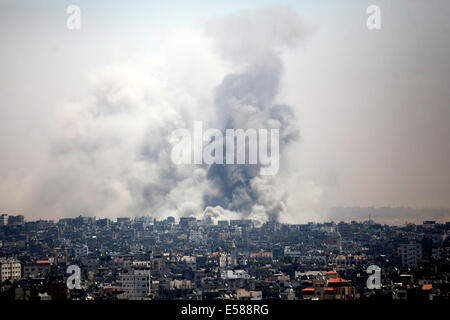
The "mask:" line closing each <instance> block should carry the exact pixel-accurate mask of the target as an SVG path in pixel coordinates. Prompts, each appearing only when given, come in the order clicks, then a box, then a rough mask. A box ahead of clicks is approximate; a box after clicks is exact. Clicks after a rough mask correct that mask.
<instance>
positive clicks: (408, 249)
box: [398, 243, 422, 267]
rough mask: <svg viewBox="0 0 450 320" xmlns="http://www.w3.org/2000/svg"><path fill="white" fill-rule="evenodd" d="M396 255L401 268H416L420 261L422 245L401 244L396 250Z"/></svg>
mask: <svg viewBox="0 0 450 320" xmlns="http://www.w3.org/2000/svg"><path fill="white" fill-rule="evenodd" d="M398 254H399V255H400V258H401V260H402V265H403V266H408V267H417V264H418V263H419V261H420V259H422V245H420V244H419V243H408V244H402V245H400V247H399V248H398Z"/></svg>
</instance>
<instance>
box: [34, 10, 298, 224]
mask: <svg viewBox="0 0 450 320" xmlns="http://www.w3.org/2000/svg"><path fill="white" fill-rule="evenodd" d="M206 33H207V35H208V36H205V35H204V32H199V31H198V30H195V29H186V28H185V29H181V30H175V31H174V32H173V33H171V34H169V36H168V38H167V39H165V43H164V45H163V47H164V48H163V50H162V54H161V55H160V56H149V57H147V56H146V57H138V58H135V57H132V58H130V61H126V62H123V63H120V64H114V65H110V66H106V67H104V68H100V69H98V70H95V71H93V72H92V73H91V75H90V78H89V88H90V90H89V91H88V92H87V94H86V96H84V97H80V98H79V99H78V101H72V102H70V103H68V104H65V105H64V106H61V107H59V108H58V110H57V114H56V115H53V119H54V120H53V121H52V123H53V124H54V127H53V128H49V131H52V134H51V138H50V139H49V140H50V145H49V146H47V149H48V150H49V154H48V159H47V161H46V165H45V166H43V167H42V168H40V170H39V172H40V174H39V175H37V176H36V177H33V180H31V182H30V194H31V196H30V197H29V198H30V204H29V208H30V211H31V210H38V211H40V212H48V213H49V215H51V216H53V217H63V216H78V215H80V214H83V215H95V216H97V217H109V218H114V217H118V216H129V215H133V216H143V215H151V216H153V217H155V218H158V219H159V218H165V217H167V216H174V217H180V216H190V215H193V216H197V217H199V218H201V217H204V216H211V217H212V218H213V219H214V220H219V219H237V218H240V217H250V218H253V219H256V220H258V221H261V222H264V221H266V220H268V219H278V218H280V215H283V216H285V213H286V212H287V208H286V207H287V199H288V192H287V189H286V186H285V183H286V180H285V176H286V175H283V171H288V172H289V176H292V172H293V171H290V170H288V169H286V167H285V166H284V165H283V162H282V161H283V157H282V155H281V163H280V171H279V172H278V174H277V175H276V176H260V175H259V166H251V165H236V166H234V165H231V166H228V165H222V166H218V165H214V166H207V165H175V164H174V163H173V162H172V161H171V158H170V153H171V149H172V146H173V144H174V141H172V140H171V134H172V132H173V131H174V130H176V129H180V128H187V129H192V125H193V123H194V121H198V120H200V121H203V123H204V125H205V127H207V128H220V129H222V130H223V129H226V128H242V129H248V128H254V129H258V128H267V129H270V128H279V130H280V151H281V153H283V151H284V150H285V149H287V148H288V147H290V146H292V143H293V142H294V141H295V140H296V139H297V138H298V135H299V131H298V125H297V123H296V121H295V117H294V112H293V110H292V108H291V107H290V106H287V105H279V104H275V103H274V100H275V98H276V95H277V92H278V89H279V86H280V79H281V76H282V60H281V58H280V54H281V53H280V52H281V50H283V49H289V48H293V47H295V46H296V45H298V44H301V42H302V40H303V38H304V35H305V28H304V26H303V25H302V24H301V21H300V19H299V18H298V16H297V15H296V14H295V13H294V12H292V11H290V9H289V8H287V7H270V8H263V9H260V10H254V11H244V12H241V13H239V14H237V15H232V16H229V17H226V18H224V19H221V20H218V21H214V22H211V23H210V24H208V25H207V26H206ZM179 52H183V54H182V55H180V54H179ZM296 183H297V182H296V181H295V184H296ZM284 221H288V219H284Z"/></svg>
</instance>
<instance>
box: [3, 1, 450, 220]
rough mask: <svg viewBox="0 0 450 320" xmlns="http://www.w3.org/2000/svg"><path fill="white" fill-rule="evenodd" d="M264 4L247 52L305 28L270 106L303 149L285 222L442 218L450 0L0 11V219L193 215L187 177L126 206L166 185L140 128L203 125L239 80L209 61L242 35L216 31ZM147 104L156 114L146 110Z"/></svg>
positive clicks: (294, 157)
mask: <svg viewBox="0 0 450 320" xmlns="http://www.w3.org/2000/svg"><path fill="white" fill-rule="evenodd" d="M70 4H76V5H78V6H79V7H80V8H81V29H80V30H68V29H67V28H66V20H67V18H68V14H66V8H67V6H68V5H70ZM371 4H375V5H378V6H379V7H380V8H381V19H382V28H381V30H368V29H367V28H366V20H367V17H368V15H367V14H366V8H367V7H368V6H369V5H371ZM274 5H275V6H274ZM280 5H281V8H282V9H281V10H279V9H278V8H280ZM267 6H269V7H268V8H274V9H273V11H274V12H275V14H274V15H273V17H272V16H270V14H269V15H267V13H264V14H262V15H261V16H262V17H263V18H255V20H254V21H256V22H255V26H254V29H252V32H254V33H255V35H254V37H253V36H252V35H250V38H249V39H250V40H252V41H253V40H254V39H256V40H254V42H250V45H251V44H253V43H254V44H255V45H263V46H266V45H267V43H269V45H272V44H271V43H270V41H271V40H270V39H269V38H268V36H267V34H268V33H270V30H271V29H270V28H271V26H273V27H274V28H286V29H283V30H290V29H289V28H292V32H296V30H297V29H296V28H297V27H298V28H300V27H299V26H297V24H296V23H297V22H296V21H293V20H292V21H291V20H289V19H290V18H291V17H290V16H289V14H287V11H289V10H290V11H292V12H295V14H296V15H298V17H299V19H300V21H301V24H302V26H301V28H302V29H301V32H302V36H301V38H299V39H300V40H299V45H298V46H290V47H289V46H281V47H280V48H276V50H277V54H279V57H280V60H281V62H282V72H281V78H280V84H279V86H278V89H277V90H278V91H277V95H276V97H275V101H274V102H275V103H280V104H288V105H289V106H291V107H292V108H293V110H294V111H295V114H296V118H297V123H298V129H299V132H300V137H301V138H300V141H299V142H298V143H296V144H295V145H294V146H292V147H290V148H289V149H287V150H286V152H285V154H283V155H282V156H283V157H284V165H285V166H286V168H288V169H285V172H284V173H283V172H281V173H280V177H279V178H277V181H276V183H277V184H278V185H284V186H285V187H286V188H287V189H286V196H284V195H283V196H282V197H280V198H283V205H286V206H287V208H288V209H286V210H288V211H289V213H286V215H285V216H282V220H283V219H284V220H285V221H293V222H297V221H306V220H311V218H314V219H316V218H317V219H320V213H319V212H320V211H321V208H326V207H329V206H411V207H450V139H449V138H450V64H449V57H450V23H449V17H450V2H449V1H447V0H441V1H438V0H428V1H425V0H422V1H416V0H404V1H400V0H397V1H376V0H371V1H363V0H355V1H312V0H304V1H277V2H274V1H220V2H219V1H206V0H205V1H195V0H192V1H185V0H183V1H181V0H180V1H164V2H163V1H126V2H125V1H112V0H108V1H90V0H89V1H88V0H86V1H18V0H13V1H5V0H1V1H0V41H1V42H0V43H1V50H0V211H1V212H5V213H8V214H17V213H22V214H24V215H25V216H26V217H27V218H39V217H44V218H49V217H60V216H75V215H78V214H82V213H87V214H93V215H97V216H110V217H115V216H121V215H128V214H134V215H136V214H139V213H138V212H139V210H142V208H143V207H145V203H146V202H145V201H144V200H148V201H150V202H152V204H151V205H152V206H153V202H154V203H161V204H158V206H157V207H152V210H153V209H154V210H160V211H161V212H160V213H154V212H151V210H150V212H144V213H145V214H147V213H148V214H155V215H157V216H164V215H168V214H175V215H176V214H177V213H176V212H177V210H178V211H179V212H182V213H180V214H185V213H188V212H190V211H189V210H198V206H199V204H200V203H201V198H202V196H203V195H204V193H205V192H207V191H206V190H208V186H207V184H206V182H205V183H203V182H198V181H197V180H196V179H197V178H196V177H197V176H196V175H201V174H204V173H198V172H194V173H192V172H190V173H186V172H182V173H180V175H182V177H183V178H182V179H181V180H176V181H175V182H174V185H176V187H174V188H171V187H170V184H169V183H168V186H169V187H170V188H168V189H165V188H163V187H158V188H157V192H156V191H155V192H156V193H158V194H159V195H167V194H168V193H170V195H169V196H167V197H166V196H162V197H161V198H157V199H155V198H154V197H155V196H153V195H152V196H151V197H149V198H146V196H142V197H143V198H146V199H141V198H139V197H141V196H139V197H138V198H136V197H135V195H134V192H137V193H142V194H145V193H146V192H150V193H152V192H153V191H151V190H153V189H151V188H150V191H148V189H149V187H148V186H161V185H162V184H164V183H165V181H166V180H165V179H166V177H167V174H166V173H164V174H161V172H159V171H158V168H159V167H160V164H161V163H160V162H159V161H162V160H161V157H160V156H159V157H158V160H155V162H152V163H150V162H149V161H147V162H146V163H145V164H143V163H141V162H140V161H141V160H140V159H136V150H142V148H143V146H142V143H143V140H142V137H144V138H145V137H146V138H145V139H147V140H148V141H152V140H151V139H152V138H153V139H155V140H153V141H156V140H157V139H156V136H158V133H155V132H156V131H155V132H153V131H152V130H150V129H148V128H149V126H151V127H153V126H154V127H158V125H161V130H163V129H162V128H164V127H166V126H167V125H166V124H167V123H169V122H167V121H169V120H168V119H170V123H171V125H172V124H173V123H181V122H180V121H184V122H186V123H189V121H191V120H195V119H194V118H192V117H193V115H195V114H202V113H208V112H211V110H209V109H208V108H207V107H202V106H209V104H213V103H214V92H215V88H217V87H218V86H219V85H220V84H221V83H222V80H223V79H224V77H225V76H226V75H227V74H233V73H236V72H240V70H241V68H242V66H241V65H240V63H241V62H239V61H237V60H236V59H234V60H233V59H230V57H229V56H228V57H225V58H224V56H223V55H222V54H221V51H220V48H218V47H217V42H220V41H222V42H221V43H222V44H223V43H227V40H228V39H234V38H235V37H239V35H237V34H236V31H235V30H233V32H232V31H231V30H230V31H229V32H228V31H227V28H223V29H222V30H224V31H223V32H224V33H222V35H221V37H222V38H221V39H219V40H218V39H215V38H214V37H216V34H214V33H210V32H209V29H210V28H212V26H214V25H215V23H216V22H217V21H225V22H226V21H228V20H226V17H229V16H234V15H235V14H238V15H239V14H241V13H242V15H243V16H244V17H252V12H253V11H254V10H259V9H260V8H261V7H267ZM286 8H287V9H286ZM242 10H244V11H242ZM245 10H247V11H245ZM269 10H270V9H269ZM243 12H244V13H243ZM285 16H289V19H283V17H285ZM224 18H225V20H223V19H224ZM265 19H266V20H265ZM277 19H278V20H279V21H278V20H277ZM244 20H245V18H244ZM283 20H285V21H283ZM274 21H275V22H274ZM287 23H292V25H289V24H288V25H287ZM277 30H278V29H277ZM227 32H228V33H227ZM303 32H304V34H303ZM224 38H225V40H224ZM268 39H269V40H270V41H269V40H268ZM283 41H284V40H283ZM282 44H283V43H282ZM250 51H251V50H250ZM252 54H253V53H252ZM246 59H248V61H247V60H246V61H245V63H247V64H251V61H250V60H252V59H253V56H249V57H247V58H246ZM102 99H103V100H107V103H105V104H104V105H107V106H108V108H110V109H108V112H113V111H114V112H118V113H119V114H121V112H122V109H120V108H122V107H123V108H130V109H132V110H133V111H131V112H130V114H128V113H126V114H123V115H119V116H115V117H114V118H107V119H106V120H104V119H103V118H102V119H101V120H99V118H98V117H97V116H89V117H88V116H86V115H85V114H84V112H88V113H89V112H91V111H92V110H94V109H95V112H102V109H101V106H102V105H103V104H102V102H101V101H103V100H102ZM99 101H100V102H99ZM151 103H155V104H157V105H158V106H159V107H158V109H156V108H155V109H151V110H150V109H146V108H147V107H148V104H151ZM183 103H184V106H183V108H181V107H180V108H179V107H174V109H173V110H172V109H170V108H172V107H173V105H178V104H183ZM92 108H94V109H92ZM114 108H116V109H114ZM117 108H119V109H120V110H119V109H117ZM171 112H173V113H171ZM184 112H185V113H186V114H187V116H180V114H184ZM175 114H176V116H175ZM143 115H145V118H146V122H145V124H144V123H140V121H141V120H142V118H143ZM174 119H178V120H176V121H175V120H174ZM174 121H175V122H174ZM158 128H159V127H158ZM158 130H159V129H158ZM158 132H159V133H161V132H163V131H158ZM147 134H148V135H149V136H145V135H147ZM152 135H155V136H152ZM124 136H126V138H124ZM135 137H139V141H138V138H136V139H135ZM145 139H144V140H145ZM149 139H150V140H149ZM134 142H136V144H134ZM155 143H156V142H155ZM105 145H108V146H110V149H106V148H105V147H104V146H105ZM99 146H102V147H99ZM145 148H147V149H145V150H150V151H148V153H150V154H151V150H152V148H156V149H158V146H157V145H156V146H155V145H151V143H149V145H146V146H145ZM92 150H93V151H92ZM105 150H107V151H105ZM111 150H114V151H111ZM161 150H162V147H161V149H158V152H160V151H161ZM146 152H147V151H146ZM141 153H142V152H141ZM141 153H139V154H141ZM144 153H145V152H144ZM130 155H133V156H132V157H131V156H130ZM282 164H283V163H282ZM128 165H129V166H128ZM291 168H292V169H291ZM167 170H169V169H167ZM291 172H292V173H293V174H290V173H291ZM155 176H158V178H154V177H155ZM188 176H189V179H188V178H186V177H188ZM193 177H194V178H193ZM171 179H172V177H171ZM141 180H142V184H141V182H140V181H141ZM144 180H145V183H144ZM293 180H295V181H293ZM180 181H183V183H180ZM202 181H203V180H202ZM182 190H191V192H190V193H183V192H182ZM287 193H289V195H287ZM149 199H150V200H149ZM180 199H184V200H180ZM186 199H194V200H192V201H191V202H189V201H187V200H186ZM195 199H197V200H195ZM185 200H186V201H185ZM183 201H184V202H183ZM162 203H164V204H162ZM167 203H169V204H170V203H172V204H173V205H172V206H170V205H169V204H167ZM179 203H183V207H182V208H181V207H179V206H178V204H179ZM180 206H181V205H180ZM262 206H264V204H263V205H262ZM186 208H188V209H186Z"/></svg>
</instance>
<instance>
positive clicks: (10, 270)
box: [0, 259, 22, 282]
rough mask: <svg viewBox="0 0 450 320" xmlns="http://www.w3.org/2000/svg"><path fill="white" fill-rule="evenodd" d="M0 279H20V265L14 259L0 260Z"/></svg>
mask: <svg viewBox="0 0 450 320" xmlns="http://www.w3.org/2000/svg"><path fill="white" fill-rule="evenodd" d="M0 265H1V266H0V278H1V281H2V282H3V281H6V280H18V279H20V278H21V277H22V270H21V264H20V262H19V261H18V260H15V259H1V260H0Z"/></svg>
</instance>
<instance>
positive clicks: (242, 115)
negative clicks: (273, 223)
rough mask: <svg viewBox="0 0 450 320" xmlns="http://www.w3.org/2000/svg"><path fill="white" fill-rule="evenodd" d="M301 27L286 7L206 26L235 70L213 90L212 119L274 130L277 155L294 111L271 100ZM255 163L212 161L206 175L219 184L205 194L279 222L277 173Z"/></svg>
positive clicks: (209, 201)
mask: <svg viewBox="0 0 450 320" xmlns="http://www.w3.org/2000/svg"><path fill="white" fill-rule="evenodd" d="M305 30H306V29H305V27H304V26H303V24H302V23H301V21H300V19H299V17H298V16H297V15H296V14H295V13H294V12H293V11H291V10H289V8H288V7H269V8H263V9H260V10H256V11H247V12H242V13H239V14H237V15H233V16H230V17H228V18H225V19H223V20H221V21H219V22H216V23H212V24H211V25H210V33H211V34H212V35H213V37H214V39H215V40H216V43H217V47H218V50H219V53H220V54H221V55H222V56H223V57H224V58H225V59H227V60H229V61H230V62H232V63H233V64H235V65H236V66H237V69H240V71H238V72H235V73H232V74H229V75H227V76H225V78H224V79H223V81H222V83H221V84H220V85H219V86H218V87H217V89H216V95H215V110H216V116H217V118H216V123H218V124H219V126H220V128H221V129H222V130H223V131H224V130H225V129H231V128H235V129H237V128H243V129H244V130H246V129H250V128H253V129H262V128H267V129H279V132H280V155H281V154H282V153H283V150H284V148H285V146H286V145H287V144H289V143H291V142H292V141H295V140H297V139H298V137H299V130H298V125H297V122H296V120H295V114H294V111H293V109H292V108H291V107H290V106H288V105H278V104H274V99H275V97H276V94H277V93H278V89H279V85H280V79H281V75H282V62H281V58H280V55H281V53H280V50H281V49H283V48H290V47H294V46H296V45H298V44H299V42H301V41H302V40H303V38H304V35H305ZM259 172H260V165H258V164H257V165H237V164H236V165H212V166H211V167H210V168H209V170H208V179H209V180H210V181H212V182H213V184H214V185H215V186H216V187H217V188H218V192H217V193H216V194H214V195H206V196H205V197H204V200H205V204H206V205H207V206H211V207H214V206H219V207H220V208H224V209H226V210H230V211H234V212H238V213H240V214H242V216H243V217H250V218H254V219H258V220H260V221H261V222H263V221H265V220H279V217H280V213H282V212H284V211H285V210H286V197H287V190H285V186H283V184H282V182H281V183H280V181H278V180H279V179H277V177H270V176H261V175H260V173H259Z"/></svg>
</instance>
